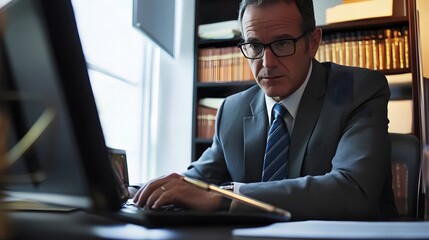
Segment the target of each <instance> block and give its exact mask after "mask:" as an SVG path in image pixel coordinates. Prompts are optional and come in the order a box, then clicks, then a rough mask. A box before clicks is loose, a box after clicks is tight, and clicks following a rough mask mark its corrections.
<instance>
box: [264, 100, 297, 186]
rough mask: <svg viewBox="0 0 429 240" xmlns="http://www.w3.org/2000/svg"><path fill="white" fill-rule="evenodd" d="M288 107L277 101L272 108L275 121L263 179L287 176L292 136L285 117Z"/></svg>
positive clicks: (266, 150)
mask: <svg viewBox="0 0 429 240" xmlns="http://www.w3.org/2000/svg"><path fill="white" fill-rule="evenodd" d="M287 112H288V111H287V109H286V108H285V107H284V106H283V105H281V104H280V103H276V104H275V105H274V107H273V110H272V115H271V116H272V119H274V120H273V123H272V125H271V128H270V131H269V133H268V139H267V146H266V149H265V157H264V169H263V171H262V181H263V182H267V181H274V180H281V179H284V178H287V172H288V160H289V144H290V136H289V131H288V129H287V126H286V123H285V121H284V118H285V116H286V114H287Z"/></svg>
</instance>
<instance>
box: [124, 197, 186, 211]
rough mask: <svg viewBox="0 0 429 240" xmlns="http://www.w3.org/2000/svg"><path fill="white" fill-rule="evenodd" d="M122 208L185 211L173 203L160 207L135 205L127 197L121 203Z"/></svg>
mask: <svg viewBox="0 0 429 240" xmlns="http://www.w3.org/2000/svg"><path fill="white" fill-rule="evenodd" d="M123 208H125V209H127V210H133V211H153V212H183V211H186V209H185V208H181V207H177V206H175V205H173V204H168V205H163V206H161V207H160V208H157V209H152V208H147V207H140V206H137V205H136V204H135V203H134V202H133V200H132V199H129V200H128V201H127V202H126V203H124V204H123Z"/></svg>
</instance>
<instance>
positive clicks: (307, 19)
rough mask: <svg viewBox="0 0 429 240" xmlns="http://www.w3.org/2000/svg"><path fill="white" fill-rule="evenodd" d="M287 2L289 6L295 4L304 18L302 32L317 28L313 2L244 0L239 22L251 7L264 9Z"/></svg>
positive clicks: (303, 0)
mask: <svg viewBox="0 0 429 240" xmlns="http://www.w3.org/2000/svg"><path fill="white" fill-rule="evenodd" d="M282 1H283V2H286V3H288V4H291V3H295V4H296V6H297V7H298V10H299V12H300V13H301V16H302V26H301V28H302V31H310V32H311V31H313V30H314V29H315V28H316V20H315V18H314V7H313V0H242V1H241V3H240V8H239V10H238V21H239V23H240V26H241V23H242V20H243V14H244V11H245V10H246V8H247V7H248V6H249V5H255V6H257V7H263V6H266V5H270V4H274V3H278V2H282Z"/></svg>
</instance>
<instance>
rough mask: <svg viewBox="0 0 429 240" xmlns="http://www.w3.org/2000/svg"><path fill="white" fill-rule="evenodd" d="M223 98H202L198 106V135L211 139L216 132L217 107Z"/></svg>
mask: <svg viewBox="0 0 429 240" xmlns="http://www.w3.org/2000/svg"><path fill="white" fill-rule="evenodd" d="M223 100H224V99H223V98H202V99H200V100H199V102H198V107H197V137H198V138H205V139H210V138H213V135H214V132H215V122H216V114H217V109H218V108H219V107H220V105H221V103H222V101H223Z"/></svg>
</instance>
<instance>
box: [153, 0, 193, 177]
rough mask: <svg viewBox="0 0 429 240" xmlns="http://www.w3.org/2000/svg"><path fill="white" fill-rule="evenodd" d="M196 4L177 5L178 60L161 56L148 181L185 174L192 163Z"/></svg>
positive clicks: (179, 0) (184, 0) (182, 0)
mask: <svg viewBox="0 0 429 240" xmlns="http://www.w3.org/2000/svg"><path fill="white" fill-rule="evenodd" d="M194 17H195V0H177V1H176V30H175V32H176V43H175V58H172V57H171V56H170V55H168V54H167V53H165V52H163V51H162V52H161V55H160V69H159V93H158V94H159V95H158V97H157V100H156V101H157V103H158V109H157V113H156V114H157V118H158V121H157V126H156V127H157V136H156V138H157V139H156V142H157V143H158V144H157V145H156V146H155V149H152V150H151V151H155V152H154V153H153V154H151V156H150V157H152V158H155V159H156V161H152V159H149V160H150V164H151V166H150V168H153V170H154V171H153V172H151V173H149V176H148V177H149V179H151V178H153V177H157V176H160V175H164V174H168V173H171V172H183V171H184V170H186V167H187V166H188V165H189V163H190V162H191V148H192V147H191V143H192V123H193V121H192V104H193V81H194Z"/></svg>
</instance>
